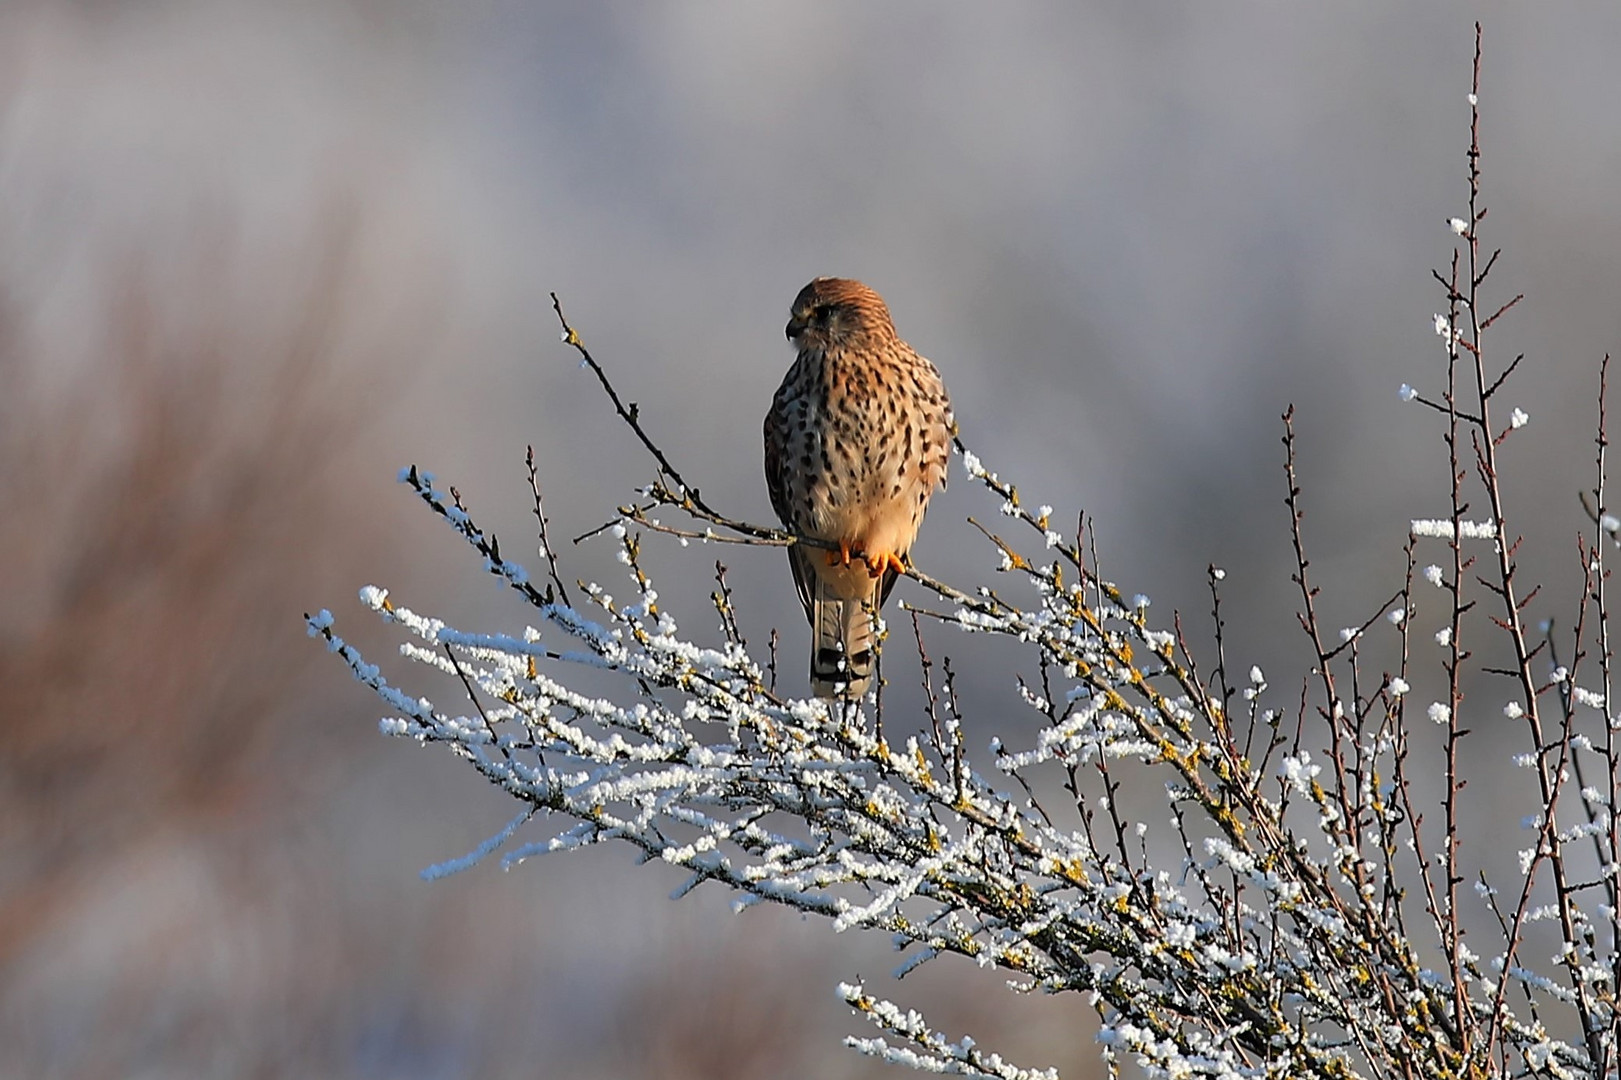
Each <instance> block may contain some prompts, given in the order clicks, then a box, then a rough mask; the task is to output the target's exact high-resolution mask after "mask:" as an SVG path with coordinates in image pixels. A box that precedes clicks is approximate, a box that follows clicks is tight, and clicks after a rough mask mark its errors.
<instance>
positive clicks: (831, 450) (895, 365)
mask: <svg viewBox="0 0 1621 1080" xmlns="http://www.w3.org/2000/svg"><path fill="white" fill-rule="evenodd" d="M788 340H789V341H791V342H793V344H794V347H795V348H796V349H797V350H798V352H799V355H798V357H797V358H796V359H795V360H794V364H793V366H792V367H791V368H789V369H788V374H787V375H786V376H784V378H783V380H782V385H781V386H780V387H778V388H777V394H776V397H775V398H773V399H772V402H771V411H770V412H769V413H767V414H766V418H765V478H766V485H767V487H769V488H770V490H771V506H772V508H773V509H775V510H776V512H777V516H778V517H779V518H781V519H782V523H783V525H784V526H786V527H787V528H788V530H789V531H790V532H792V533H794V534H795V535H797V536H803V537H809V538H811V539H816V540H824V541H827V542H829V543H830V544H832V545H836V547H837V550H831V549H822V548H818V547H814V546H812V545H809V544H794V545H792V546H790V547H789V548H788V564H789V566H791V567H792V568H793V572H794V585H795V586H796V587H797V588H798V590H799V600H800V603H802V604H804V605H805V615H806V617H807V618H808V619H809V620H810V625H811V661H810V679H811V692H812V693H814V694H815V695H816V696H817V697H822V698H834V697H851V698H855V697H860V696H861V695H862V694H864V693H866V690H867V687H868V686H869V685H870V684H871V682H872V670H873V629H872V620H873V619H874V618H875V617H876V616H877V614H878V609H879V608H880V607H882V606H883V603H884V601H885V600H887V599H888V598H889V592H890V589H892V588H893V587H894V585H895V578H896V575H897V574H898V573H899V572H900V571H901V570H903V569H905V567H906V556H907V552H908V551H910V550H911V547H912V541H913V540H914V539H916V538H917V530H918V526H919V525H921V524H922V523H923V511H924V510H925V509H927V507H928V505H929V497H930V496H931V495H933V494H934V489H935V488H936V487H942V488H943V487H945V484H946V462H947V459H948V454H949V452H950V446H951V438H952V434H953V431H954V426H953V421H952V417H951V403H950V401H948V400H947V398H946V388H945V386H944V385H943V384H942V383H941V381H940V373H939V372H938V371H936V370H935V369H934V365H933V364H931V363H929V362H928V361H927V360H925V359H924V358H923V357H921V356H919V355H918V354H917V353H916V352H914V351H913V350H912V347H911V346H910V345H908V344H906V342H904V341H902V340H901V339H900V337H899V336H898V335H896V333H895V324H894V323H893V322H891V321H890V318H889V308H888V307H887V306H885V304H884V301H883V299H882V298H881V297H880V296H879V295H878V294H877V293H875V292H873V291H872V290H871V289H869V288H867V286H865V285H863V284H861V282H859V281H850V280H847V279H844V278H817V279H816V280H815V281H813V282H811V283H810V284H809V285H806V286H805V287H804V289H802V290H800V293H799V296H798V297H796V298H795V300H794V306H793V308H792V310H791V311H790V312H789V319H788Z"/></svg>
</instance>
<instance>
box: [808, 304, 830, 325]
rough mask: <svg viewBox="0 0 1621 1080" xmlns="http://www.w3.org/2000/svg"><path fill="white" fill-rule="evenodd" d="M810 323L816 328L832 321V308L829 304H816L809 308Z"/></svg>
mask: <svg viewBox="0 0 1621 1080" xmlns="http://www.w3.org/2000/svg"><path fill="white" fill-rule="evenodd" d="M811 321H812V322H814V323H816V325H818V326H826V325H827V324H828V323H830V322H832V321H833V308H832V305H829V304H817V305H816V306H815V307H813V308H811Z"/></svg>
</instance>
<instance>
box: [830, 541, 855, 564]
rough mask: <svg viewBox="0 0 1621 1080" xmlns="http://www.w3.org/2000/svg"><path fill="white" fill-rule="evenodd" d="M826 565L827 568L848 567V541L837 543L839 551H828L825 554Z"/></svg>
mask: <svg viewBox="0 0 1621 1080" xmlns="http://www.w3.org/2000/svg"><path fill="white" fill-rule="evenodd" d="M827 565H829V566H849V565H850V541H848V540H840V541H839V550H837V551H831V550H830V551H829V552H828V553H827Z"/></svg>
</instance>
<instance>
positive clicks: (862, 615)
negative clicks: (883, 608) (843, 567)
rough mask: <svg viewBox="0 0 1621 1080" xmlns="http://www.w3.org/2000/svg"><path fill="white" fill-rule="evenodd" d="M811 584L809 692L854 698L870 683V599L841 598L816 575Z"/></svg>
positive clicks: (875, 598)
mask: <svg viewBox="0 0 1621 1080" xmlns="http://www.w3.org/2000/svg"><path fill="white" fill-rule="evenodd" d="M812 581H813V584H812V586H811V612H810V616H811V618H810V622H811V662H810V682H811V693H813V694H815V695H816V696H817V697H819V698H833V699H855V698H859V697H861V696H862V695H863V694H865V693H866V692H867V688H868V687H869V686H871V685H872V671H873V661H874V651H873V646H874V642H873V631H872V618H873V612H874V611H875V610H876V609H875V608H874V606H873V601H876V600H877V599H878V597H877V595H876V593H875V595H874V596H873V598H872V600H871V601H868V602H867V603H862V602H861V601H860V600H841V599H839V597H837V596H835V595H834V594H833V592H832V590H831V589H829V588H828V587H827V586H826V585H825V584H823V583H822V581H821V580H820V579H819V578H813V579H812Z"/></svg>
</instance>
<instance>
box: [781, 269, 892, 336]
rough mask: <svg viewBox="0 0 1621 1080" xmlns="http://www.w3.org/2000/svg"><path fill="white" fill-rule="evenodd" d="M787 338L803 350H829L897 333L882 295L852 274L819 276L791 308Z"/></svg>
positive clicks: (806, 287) (796, 298)
mask: <svg viewBox="0 0 1621 1080" xmlns="http://www.w3.org/2000/svg"><path fill="white" fill-rule="evenodd" d="M787 334H788V340H789V341H791V342H792V343H793V345H794V348H795V349H797V350H799V351H800V352H804V351H805V350H807V349H814V350H821V351H826V350H828V349H834V348H842V347H846V346H849V345H852V344H855V343H857V342H860V341H868V340H874V339H877V340H884V339H889V338H893V337H894V336H895V324H894V323H893V322H891V321H890V318H889V308H888V306H886V305H885V304H884V299H883V297H881V296H879V295H878V294H877V293H875V292H873V291H872V290H871V289H869V288H867V286H865V285H863V284H861V282H859V281H852V280H850V279H849V278H828V277H824V278H817V279H816V280H815V281H813V282H811V283H810V284H809V285H806V286H805V287H804V288H803V289H801V290H799V295H798V296H797V297H795V298H794V306H793V307H792V308H790V309H789V312H788V327H787Z"/></svg>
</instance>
